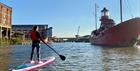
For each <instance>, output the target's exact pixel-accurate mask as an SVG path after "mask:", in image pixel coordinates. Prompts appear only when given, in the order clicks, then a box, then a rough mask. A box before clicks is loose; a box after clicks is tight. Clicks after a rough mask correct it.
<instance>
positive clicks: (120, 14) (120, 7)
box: [120, 0, 123, 23]
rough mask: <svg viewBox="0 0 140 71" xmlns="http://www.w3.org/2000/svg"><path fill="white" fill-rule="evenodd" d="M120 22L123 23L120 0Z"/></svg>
mask: <svg viewBox="0 0 140 71" xmlns="http://www.w3.org/2000/svg"><path fill="white" fill-rule="evenodd" d="M120 21H121V23H122V21H123V20H122V0H120Z"/></svg>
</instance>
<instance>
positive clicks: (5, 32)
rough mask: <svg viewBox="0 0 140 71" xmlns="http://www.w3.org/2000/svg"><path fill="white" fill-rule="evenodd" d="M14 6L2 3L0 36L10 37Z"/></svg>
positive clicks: (0, 9) (0, 7)
mask: <svg viewBox="0 0 140 71" xmlns="http://www.w3.org/2000/svg"><path fill="white" fill-rule="evenodd" d="M11 23H12V8H11V7H9V6H7V5H5V4H3V3H0V38H3V39H5V38H6V39H10V35H11V34H10V33H11Z"/></svg>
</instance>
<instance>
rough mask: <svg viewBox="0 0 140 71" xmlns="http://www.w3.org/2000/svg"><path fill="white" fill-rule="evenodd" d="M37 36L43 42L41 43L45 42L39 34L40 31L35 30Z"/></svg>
mask: <svg viewBox="0 0 140 71" xmlns="http://www.w3.org/2000/svg"><path fill="white" fill-rule="evenodd" d="M36 34H37V36H38V37H39V39H40V40H41V41H42V42H43V43H46V42H45V41H44V40H43V38H42V37H41V36H40V33H39V32H36Z"/></svg>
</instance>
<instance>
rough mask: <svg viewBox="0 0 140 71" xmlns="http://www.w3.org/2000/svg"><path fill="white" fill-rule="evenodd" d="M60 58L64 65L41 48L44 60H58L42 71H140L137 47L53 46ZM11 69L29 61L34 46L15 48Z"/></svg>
mask: <svg viewBox="0 0 140 71" xmlns="http://www.w3.org/2000/svg"><path fill="white" fill-rule="evenodd" d="M50 46H53V48H54V49H55V50H57V51H58V52H59V53H60V54H62V55H65V56H66V60H65V61H62V60H61V59H60V58H59V57H58V56H57V55H56V54H55V53H54V52H53V51H52V50H50V49H49V48H47V47H46V46H45V45H43V44H42V45H41V55H42V57H43V58H44V57H47V56H55V57H56V61H55V63H54V64H52V65H49V66H46V67H44V68H42V69H40V70H39V71H137V70H140V49H139V48H136V47H101V46H94V45H91V44H90V43H68V42H67V43H53V44H50ZM12 47H13V49H12V63H11V64H10V65H11V66H17V65H19V64H21V63H23V62H24V61H25V60H27V59H29V56H30V51H31V48H30V47H31V46H30V45H19V46H12Z"/></svg>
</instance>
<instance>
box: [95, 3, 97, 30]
mask: <svg viewBox="0 0 140 71" xmlns="http://www.w3.org/2000/svg"><path fill="white" fill-rule="evenodd" d="M95 28H96V30H97V4H96V3H95Z"/></svg>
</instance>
